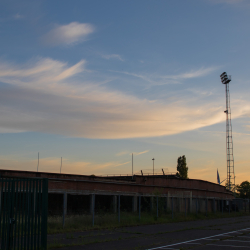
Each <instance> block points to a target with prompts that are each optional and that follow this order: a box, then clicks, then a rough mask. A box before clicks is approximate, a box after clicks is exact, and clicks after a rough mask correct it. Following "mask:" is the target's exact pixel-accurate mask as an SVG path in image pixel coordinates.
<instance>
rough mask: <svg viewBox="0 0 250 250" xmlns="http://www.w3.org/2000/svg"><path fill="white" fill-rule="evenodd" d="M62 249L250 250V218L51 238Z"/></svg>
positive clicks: (141, 227)
mask: <svg viewBox="0 0 250 250" xmlns="http://www.w3.org/2000/svg"><path fill="white" fill-rule="evenodd" d="M48 246H49V247H50V248H60V249H61V250H69V249H72V250H80V249H81V250H82V249H84V250H85V249H86V250H90V249H91V250H94V249H98V250H101V249H115V250H116V249H117V250H120V249H121V250H125V249H134V250H139V249H143V250H146V249H148V250H153V249H155V250H156V249H159V250H160V249H181V250H184V249H202V250H203V249H204V250H207V249H212V250H216V249H225V248H229V249H248V248H249V249H250V216H244V217H234V218H222V219H212V220H200V221H188V222H177V223H168V224H158V225H148V226H136V227H124V228H117V229H113V230H94V231H87V232H77V233H66V234H55V235H48Z"/></svg>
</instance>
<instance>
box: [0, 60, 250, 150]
mask: <svg viewBox="0 0 250 250" xmlns="http://www.w3.org/2000/svg"><path fill="white" fill-rule="evenodd" d="M86 64H87V62H86V61H84V60H81V61H80V62H78V63H76V64H75V65H68V64H67V63H65V62H61V61H57V60H53V59H51V58H40V59H37V60H33V61H32V62H31V63H27V64H26V65H23V66H19V65H14V64H12V63H6V62H1V63H0V82H2V83H5V85H4V86H5V87H3V86H2V85H0V87H1V89H0V90H1V91H0V100H1V109H0V116H1V119H0V131H2V132H4V131H5V132H7V131H16V132H18V131H35V132H36V131H38V132H43V133H51V134H60V135H64V136H70V137H84V138H103V139H105V138H109V139H118V138H135V137H137V138H138V137H155V136H162V135H172V134H178V133H182V132H185V131H189V130H194V129H197V128H201V127H205V126H210V125H212V124H215V123H219V122H222V121H223V122H224V120H225V116H224V113H223V112H222V111H223V110H224V109H223V106H224V101H223V102H222V101H217V102H216V101H214V100H213V101H211V102H205V100H204V101H200V102H199V103H197V101H196V99H195V98H194V97H195V95H191V96H188V95H187V96H183V97H182V98H181V99H179V100H175V99H174V98H171V99H169V100H166V101H165V102H162V101H161V102H160V101H155V102H151V101H150V100H147V99H146V98H143V99H141V98H138V97H136V96H133V95H128V94H125V93H122V92H119V91H114V90H112V89H107V88H105V86H103V85H99V84H96V83H95V82H94V81H93V82H91V81H84V80H81V79H85V78H86V77H87V75H88V76H89V77H90V78H91V77H93V75H94V74H92V73H89V72H88V71H87V70H86ZM196 75H197V74H196ZM80 76H81V78H80ZM189 95H190V93H189ZM246 100H247V99H246ZM231 105H232V106H234V112H233V115H234V116H233V118H237V117H240V116H242V115H245V114H249V112H250V104H249V103H248V102H247V101H244V100H234V101H232V102H231ZM146 152H147V151H143V152H140V153H138V154H141V153H146Z"/></svg>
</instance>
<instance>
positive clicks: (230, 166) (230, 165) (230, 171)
mask: <svg viewBox="0 0 250 250" xmlns="http://www.w3.org/2000/svg"><path fill="white" fill-rule="evenodd" d="M220 78H221V82H222V84H225V91H226V110H225V111H224V113H225V114H226V148H227V183H228V189H229V190H230V191H231V190H232V184H231V179H233V180H234V186H235V173H234V156H233V135H232V123H231V108H230V93H229V82H231V76H229V77H228V76H227V73H226V72H223V73H222V74H221V75H220Z"/></svg>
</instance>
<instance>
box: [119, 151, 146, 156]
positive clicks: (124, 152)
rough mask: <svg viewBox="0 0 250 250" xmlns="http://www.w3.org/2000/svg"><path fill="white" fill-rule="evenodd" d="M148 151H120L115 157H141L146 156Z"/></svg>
mask: <svg viewBox="0 0 250 250" xmlns="http://www.w3.org/2000/svg"><path fill="white" fill-rule="evenodd" d="M148 152H149V150H145V151H142V152H129V151H121V152H119V153H117V154H116V156H122V155H132V153H133V155H141V154H146V153H148Z"/></svg>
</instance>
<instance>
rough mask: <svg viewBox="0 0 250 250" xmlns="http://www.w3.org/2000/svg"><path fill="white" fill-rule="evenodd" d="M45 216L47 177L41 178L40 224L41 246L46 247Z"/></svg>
mask: <svg viewBox="0 0 250 250" xmlns="http://www.w3.org/2000/svg"><path fill="white" fill-rule="evenodd" d="M47 218H48V179H47V178H46V179H45V178H44V179H43V186H42V225H41V233H42V234H41V247H42V249H44V250H46V249H47V227H48V225H47V223H48V222H47Z"/></svg>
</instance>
